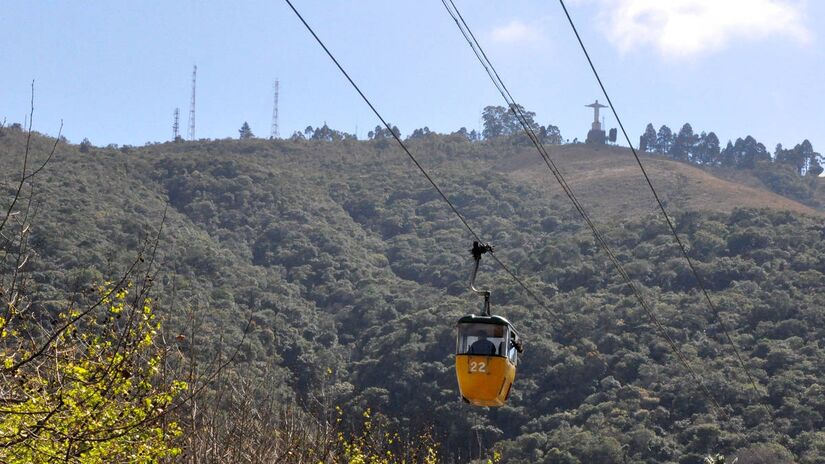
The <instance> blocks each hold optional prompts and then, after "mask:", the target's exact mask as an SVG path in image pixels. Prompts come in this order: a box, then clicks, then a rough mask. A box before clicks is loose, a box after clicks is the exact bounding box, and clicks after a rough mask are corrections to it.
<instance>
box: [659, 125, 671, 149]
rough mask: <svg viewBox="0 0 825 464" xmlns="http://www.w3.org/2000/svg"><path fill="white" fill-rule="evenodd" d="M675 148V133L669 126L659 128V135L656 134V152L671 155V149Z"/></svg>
mask: <svg viewBox="0 0 825 464" xmlns="http://www.w3.org/2000/svg"><path fill="white" fill-rule="evenodd" d="M672 146H673V131H671V130H670V128H669V127H667V126H662V127H660V128H659V133H658V134H656V151H658V152H659V153H661V154H663V155H667V154H670V148H671V147H672Z"/></svg>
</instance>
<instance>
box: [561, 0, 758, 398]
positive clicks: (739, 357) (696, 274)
mask: <svg viewBox="0 0 825 464" xmlns="http://www.w3.org/2000/svg"><path fill="white" fill-rule="evenodd" d="M559 3H560V4H561V7H562V9H563V10H564V15H565V16H567V21H568V22H569V23H570V27H571V28H572V29H573V33H574V34H576V39H577V40H578V42H579V45H580V46H581V49H582V52H583V53H584V56H585V58H587V63H588V64H590V69H591V70H592V71H593V75H594V76H595V77H596V81H597V82H598V83H599V87H600V88H601V89H602V93H603V94H604V97H605V98H606V99H607V104H608V105H610V111H612V112H613V117H615V118H616V122H617V123H618V124H619V128H620V129H621V130H622V134H623V135H624V138H625V140H626V141H627V146H629V147H630V151H631V152H632V153H633V157H634V158H635V159H636V164H638V165H639V169H641V170H642V175H644V178H645V181H646V182H647V186H648V187H650V191H651V192H652V193H653V198H655V199H656V203H657V204H658V205H659V210H660V211H661V212H662V216H664V218H665V221H666V222H667V226H668V227H669V228H670V232H671V234H673V237H674V238H675V239H676V243H677V244H678V245H679V249H680V250H681V251H682V255H683V256H684V257H685V260H686V261H687V263H688V267H690V271H691V273H692V274H693V277H694V278H695V279H696V284H697V285H698V286H699V289H700V290H701V292H702V294H703V295H704V297H705V301H707V303H708V306H709V307H710V309H711V311H712V312H713V316H714V318H715V319H716V322H717V323H718V324H719V326H720V327H721V328H722V331H723V332H724V333H725V338H727V340H728V343H730V346H731V348H733V352H734V353H735V354H736V359H737V360H738V361H739V365H740V366H741V367H742V370H743V371H744V372H745V375H746V376H747V377H748V380H749V381H750V384H751V387H752V388H753V391H754V393H756V395H759V389H758V388H757V387H756V382H755V381H754V379H753V377H752V376H751V373H750V371H749V370H748V368H747V366H745V361H744V360H743V359H742V355H741V354H740V353H739V349H738V348H737V347H736V343H734V341H733V337H731V334H730V331H729V330H728V327H727V325H725V322H724V321H723V320H722V315H721V314H720V312H719V309H717V308H716V305H715V304H713V300H711V298H710V294H709V293H708V291H707V289H706V288H705V285H704V281H703V280H702V277H701V276H700V275H699V272H698V271H697V270H696V266H694V265H693V260H692V259H691V258H690V255H689V254H688V252H687V248H686V247H685V244H684V243H683V242H682V239H681V238H679V234H678V233H676V227H675V226H674V224H673V221H672V220H671V218H670V215H669V214H668V213H667V210H666V209H665V206H664V204H663V203H662V200H661V199H659V194H658V193H656V189H655V188H654V187H653V182H652V181H651V180H650V176H648V174H647V170H646V169H645V167H644V165H643V164H642V160H641V158H639V154H638V153H637V152H636V148H634V147H633V143H631V142H630V136H628V135H627V131H626V130H625V128H624V124H622V119H621V118H620V117H619V113H618V111H617V110H616V107H615V106H613V102H612V101H611V100H610V95H609V94H608V93H607V89H606V88H605V86H604V83H603V82H602V78H601V77H600V76H599V72H598V71H596V66H595V65H594V64H593V60H592V59H591V58H590V53H588V51H587V47H585V45H584V42H583V41H582V38H581V36H580V35H579V31H578V29H576V25H575V24H574V23H573V18H572V17H571V16H570V12H568V11H567V6H566V5H565V4H564V0H559Z"/></svg>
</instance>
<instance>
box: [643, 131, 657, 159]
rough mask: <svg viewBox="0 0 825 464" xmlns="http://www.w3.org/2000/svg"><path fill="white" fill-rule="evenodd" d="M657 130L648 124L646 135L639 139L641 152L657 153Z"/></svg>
mask: <svg viewBox="0 0 825 464" xmlns="http://www.w3.org/2000/svg"><path fill="white" fill-rule="evenodd" d="M656 147H657V145H656V129H654V128H653V124H648V125H647V127H645V133H644V134H642V135H641V136H640V137H639V150H640V151H642V152H645V153H651V152H654V151H656Z"/></svg>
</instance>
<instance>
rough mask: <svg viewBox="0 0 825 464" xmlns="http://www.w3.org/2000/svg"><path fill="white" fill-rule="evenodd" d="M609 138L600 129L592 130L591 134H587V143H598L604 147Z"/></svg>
mask: <svg viewBox="0 0 825 464" xmlns="http://www.w3.org/2000/svg"><path fill="white" fill-rule="evenodd" d="M606 139H607V137H606V136H605V133H604V131H603V130H600V129H590V132H588V133H587V140H585V143H598V144H601V145H604V143H605V140H606Z"/></svg>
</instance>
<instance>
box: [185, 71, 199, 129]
mask: <svg viewBox="0 0 825 464" xmlns="http://www.w3.org/2000/svg"><path fill="white" fill-rule="evenodd" d="M197 78H198V66H197V65H195V67H194V68H193V69H192V102H191V103H190V104H189V133H188V134H187V135H188V136H189V140H195V83H196V82H197Z"/></svg>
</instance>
